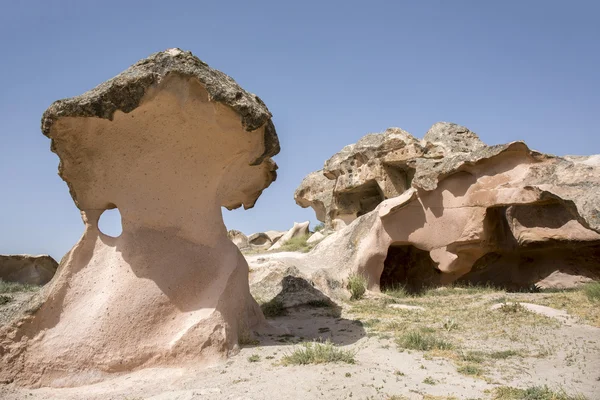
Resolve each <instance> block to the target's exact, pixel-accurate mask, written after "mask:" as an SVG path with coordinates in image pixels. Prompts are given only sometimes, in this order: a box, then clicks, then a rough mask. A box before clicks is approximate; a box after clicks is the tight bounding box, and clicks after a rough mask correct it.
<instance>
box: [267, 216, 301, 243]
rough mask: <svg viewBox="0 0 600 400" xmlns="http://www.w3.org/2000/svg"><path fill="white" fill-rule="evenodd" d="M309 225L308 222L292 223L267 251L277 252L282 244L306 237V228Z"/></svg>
mask: <svg viewBox="0 0 600 400" xmlns="http://www.w3.org/2000/svg"><path fill="white" fill-rule="evenodd" d="M309 225H310V222H309V221H305V222H294V226H293V227H291V228H290V230H289V231H287V232H286V233H285V234H284V235H283V236H281V237H280V238H279V240H278V241H277V242H276V243H275V244H274V245H273V246H271V247H270V248H269V250H277V249H279V248H280V247H281V246H283V245H284V244H286V243H287V242H288V241H289V240H290V239H293V238H296V237H300V236H305V235H308V232H309V231H308V226H309Z"/></svg>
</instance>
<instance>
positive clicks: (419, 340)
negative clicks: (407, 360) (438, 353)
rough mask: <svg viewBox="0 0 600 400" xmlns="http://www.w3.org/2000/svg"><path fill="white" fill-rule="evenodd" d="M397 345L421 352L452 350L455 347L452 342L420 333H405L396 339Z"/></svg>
mask: <svg viewBox="0 0 600 400" xmlns="http://www.w3.org/2000/svg"><path fill="white" fill-rule="evenodd" d="M396 344H397V345H398V347H400V348H402V349H409V350H421V351H428V350H451V349H452V348H453V347H454V346H453V345H452V343H450V342H447V341H445V340H443V339H439V338H437V337H435V336H433V335H431V334H424V333H421V332H419V331H412V332H407V333H404V334H403V335H401V336H399V337H397V338H396Z"/></svg>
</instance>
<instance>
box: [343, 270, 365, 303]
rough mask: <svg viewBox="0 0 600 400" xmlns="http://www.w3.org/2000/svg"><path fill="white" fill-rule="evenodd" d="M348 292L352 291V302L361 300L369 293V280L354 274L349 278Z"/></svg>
mask: <svg viewBox="0 0 600 400" xmlns="http://www.w3.org/2000/svg"><path fill="white" fill-rule="evenodd" d="M348 290H349V291H350V300H360V299H362V297H363V296H364V294H365V292H366V291H367V279H366V278H365V277H364V276H362V275H359V274H352V275H350V277H348Z"/></svg>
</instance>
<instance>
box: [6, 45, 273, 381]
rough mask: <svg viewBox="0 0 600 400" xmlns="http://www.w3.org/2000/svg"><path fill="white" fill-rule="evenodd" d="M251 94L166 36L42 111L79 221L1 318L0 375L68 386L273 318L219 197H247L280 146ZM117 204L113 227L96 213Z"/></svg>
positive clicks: (269, 172) (264, 178)
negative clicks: (28, 303) (45, 281)
mask: <svg viewBox="0 0 600 400" xmlns="http://www.w3.org/2000/svg"><path fill="white" fill-rule="evenodd" d="M270 118H271V114H270V113H269V111H268V109H267V108H266V106H265V105H264V104H263V102H262V101H261V100H260V99H259V98H258V97H257V96H255V95H253V94H250V93H247V92H246V91H244V90H243V89H242V88H240V87H239V86H238V85H237V84H236V83H235V82H234V81H233V80H232V79H231V78H229V77H228V76H226V75H225V74H223V73H221V72H218V71H215V70H213V69H211V68H209V67H208V66H207V65H206V64H205V63H204V62H202V61H200V60H199V59H198V58H196V57H195V56H193V55H192V54H191V53H189V52H184V51H181V50H179V49H171V50H167V51H164V52H161V53H157V54H154V55H152V56H150V57H149V58H148V59H145V60H142V61H140V62H138V63H136V64H134V65H133V66H132V67H130V68H129V69H128V70H126V71H125V72H123V73H121V74H120V75H118V76H117V77H115V78H113V79H111V80H109V81H107V82H105V83H103V84H101V85H100V86H98V87H96V88H95V89H93V90H91V91H89V92H87V93H85V94H83V95H81V96H78V97H75V98H72V99H67V100H60V101H58V102H56V103H54V104H53V105H51V106H50V108H49V109H48V110H47V111H46V112H45V113H44V116H43V119H42V130H43V133H44V134H45V135H46V136H48V137H49V138H50V139H51V140H52V150H53V151H54V152H55V153H56V154H57V155H58V156H59V158H60V166H59V173H60V176H61V177H62V178H63V179H64V180H65V181H66V182H67V184H68V186H69V189H70V192H71V195H72V197H73V200H74V201H75V203H76V205H77V207H78V208H79V209H80V210H81V215H82V219H83V222H84V225H85V231H84V233H83V236H82V238H81V239H80V241H79V242H78V243H77V244H76V245H75V246H74V247H73V249H72V250H71V251H70V252H69V253H68V254H67V255H66V256H65V257H64V258H63V260H62V262H61V266H60V268H59V270H58V272H57V274H56V276H55V278H54V279H53V280H52V282H51V283H50V284H49V285H46V286H45V287H44V289H42V291H41V292H40V294H39V296H38V298H37V303H36V304H35V305H34V306H32V308H31V313H30V314H29V315H26V316H22V317H20V320H18V321H15V322H14V323H13V324H12V325H10V326H8V327H4V328H2V329H1V330H0V357H1V359H0V381H13V380H14V381H15V382H16V383H17V384H30V385H59V386H74V385H80V384H84V383H89V382H94V381H99V380H102V379H104V378H106V377H109V376H111V375H112V374H116V373H121V372H127V371H132V370H136V369H140V368H145V367H151V366H166V365H169V366H176V365H183V364H185V363H196V364H198V363H205V362H214V361H215V360H216V359H218V358H222V357H224V356H227V355H228V354H229V353H230V352H232V351H236V350H237V348H238V344H237V342H238V336H239V335H240V334H246V333H247V332H248V331H250V332H252V331H254V330H256V329H269V326H268V325H267V324H266V321H265V320H264V317H263V315H262V312H261V311H260V308H259V307H258V304H257V303H256V302H255V300H254V299H253V298H252V296H251V295H250V290H249V283H248V266H247V263H246V261H245V260H244V258H243V256H242V255H241V253H240V252H239V250H238V249H237V248H236V247H235V245H234V244H233V243H232V242H231V241H230V240H229V239H228V237H227V229H226V228H225V225H224V224H223V220H222V215H221V207H222V206H225V207H228V208H235V207H239V206H241V205H243V206H244V207H246V208H248V207H252V205H253V204H254V203H255V201H256V199H257V198H258V196H259V195H260V194H261V192H262V190H263V189H265V188H266V187H267V186H269V184H270V183H271V182H272V181H273V180H274V179H275V170H276V165H275V163H274V162H273V161H272V160H271V159H270V156H272V155H274V154H276V153H277V151H278V149H279V147H278V142H277V137H276V134H275V129H274V127H273V124H272V123H271V120H270ZM115 207H118V209H119V211H120V213H121V217H122V226H123V232H122V234H121V235H120V236H119V237H116V238H115V237H110V236H107V235H104V234H103V233H102V232H100V231H99V229H98V220H99V217H100V215H101V214H102V212H103V211H104V210H106V209H110V208H115Z"/></svg>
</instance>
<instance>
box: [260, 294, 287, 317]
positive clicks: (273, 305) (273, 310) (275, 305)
mask: <svg viewBox="0 0 600 400" xmlns="http://www.w3.org/2000/svg"><path fill="white" fill-rule="evenodd" d="M260 309H261V310H262V312H263V314H264V315H265V317H267V318H275V317H280V316H282V315H286V314H287V310H286V309H285V307H284V306H283V302H282V301H281V300H279V299H277V298H274V299H273V300H271V301H268V302H266V303H263V304H261V305H260Z"/></svg>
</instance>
